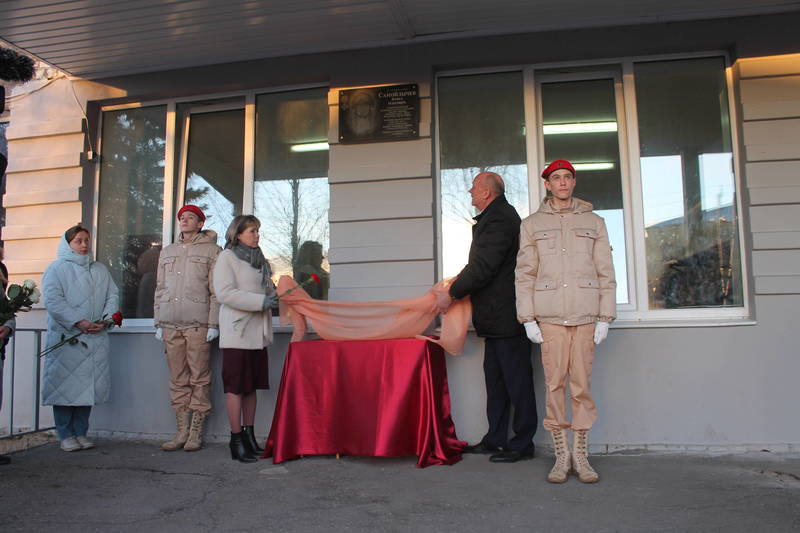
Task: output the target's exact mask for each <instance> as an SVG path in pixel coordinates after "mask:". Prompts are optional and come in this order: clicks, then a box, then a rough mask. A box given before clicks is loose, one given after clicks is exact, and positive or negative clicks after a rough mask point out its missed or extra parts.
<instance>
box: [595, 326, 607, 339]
mask: <svg viewBox="0 0 800 533" xmlns="http://www.w3.org/2000/svg"><path fill="white" fill-rule="evenodd" d="M607 336H608V322H597V323H596V324H595V325H594V343H595V344H600V343H601V342H603V341H604V340H605V339H606V337H607Z"/></svg>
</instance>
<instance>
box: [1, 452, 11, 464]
mask: <svg viewBox="0 0 800 533" xmlns="http://www.w3.org/2000/svg"><path fill="white" fill-rule="evenodd" d="M10 462H11V457H9V456H7V455H3V454H0V465H7V464H8V463H10Z"/></svg>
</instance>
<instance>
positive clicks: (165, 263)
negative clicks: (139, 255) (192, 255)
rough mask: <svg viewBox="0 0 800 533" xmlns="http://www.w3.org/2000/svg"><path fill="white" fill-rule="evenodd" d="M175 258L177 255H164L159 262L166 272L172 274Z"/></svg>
mask: <svg viewBox="0 0 800 533" xmlns="http://www.w3.org/2000/svg"><path fill="white" fill-rule="evenodd" d="M175 259H176V258H175V257H162V258H161V259H160V260H159V263H161V266H162V267H163V268H164V271H165V272H167V273H169V274H171V273H172V270H173V269H174V268H175Z"/></svg>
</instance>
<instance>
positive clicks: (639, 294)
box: [433, 50, 755, 327]
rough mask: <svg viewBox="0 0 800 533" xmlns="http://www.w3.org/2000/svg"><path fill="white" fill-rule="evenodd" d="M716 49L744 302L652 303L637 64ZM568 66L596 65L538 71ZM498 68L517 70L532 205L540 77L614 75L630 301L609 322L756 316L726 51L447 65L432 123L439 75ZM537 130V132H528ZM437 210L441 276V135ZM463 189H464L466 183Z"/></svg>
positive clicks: (655, 323) (538, 193) (720, 321)
mask: <svg viewBox="0 0 800 533" xmlns="http://www.w3.org/2000/svg"><path fill="white" fill-rule="evenodd" d="M710 57H718V58H720V59H722V61H723V68H724V73H723V75H724V76H725V84H726V88H727V91H728V95H727V100H728V101H727V110H728V114H729V118H730V135H731V144H732V157H733V174H734V184H735V188H736V191H735V198H736V209H737V211H736V217H737V236H738V248H739V255H740V262H741V269H742V271H741V279H742V305H741V306H737V307H706V308H685V309H649V301H648V294H647V272H646V264H647V263H646V256H645V236H644V233H645V227H644V203H643V200H642V184H641V172H640V150H639V125H638V112H637V108H636V87H635V73H634V66H635V64H636V63H639V62H649V61H671V60H681V59H701V58H710ZM565 67H587V68H590V69H591V67H597V70H596V71H595V70H587V72H585V73H576V74H564V75H557V76H553V75H551V74H549V73H548V74H546V75H545V74H543V75H540V76H537V72H539V71H543V70H550V69H554V68H565ZM501 72H522V75H523V91H524V93H523V97H524V114H525V130H526V138H525V145H526V160H527V165H528V199H529V203H530V212H531V213H533V212H535V211H536V209H537V208H538V205H539V203H540V202H541V199H542V198H544V195H545V189H544V184H543V183H541V179H540V178H539V172H538V169H540V168H542V167H543V165H544V149H543V135H542V109H541V105H542V99H541V91H540V88H541V80H542V79H544V80H546V81H550V80H558V81H567V80H570V79H571V80H582V79H592V78H593V77H594V78H595V79H596V78H598V77H605V78H608V77H609V74H610V75H611V76H612V77H613V78H614V88H615V95H616V105H617V117H618V120H619V121H620V122H619V129H618V138H619V151H620V167H621V168H620V171H621V175H622V195H623V198H622V200H623V209H624V221H625V233H626V234H625V243H626V247H627V250H626V265H627V277H628V299H629V302H628V303H625V304H618V305H617V320H616V321H615V322H614V327H704V326H729V325H743V324H755V321H754V320H753V319H752V315H751V309H752V295H751V292H750V279H749V270H750V268H749V267H750V259H749V253H748V250H747V248H746V242H747V241H746V240H745V232H744V220H743V219H744V216H745V210H744V206H743V203H742V186H743V170H742V164H741V150H740V146H739V143H740V133H739V131H738V127H739V116H738V112H737V108H736V96H735V95H736V91H735V84H734V78H733V69H732V64H731V61H730V57H729V54H728V53H727V52H725V51H721V50H710V51H703V52H695V53H681V54H655V55H643V56H627V57H615V58H603V59H595V60H586V61H581V60H578V61H563V62H545V63H535V64H528V65H509V66H507V67H496V68H485V69H482V68H470V69H459V70H445V71H440V72H437V73H436V75H435V79H434V86H435V88H436V92H435V95H436V99H435V107H434V117H433V120H434V127H435V129H434V131H436V132H438V131H440V130H439V101H438V94H439V80H440V79H441V78H451V77H460V76H469V75H477V74H494V73H501ZM531 131H535V132H536V133H535V135H530V132H531ZM434 156H435V173H436V174H435V176H436V179H435V184H434V193H435V195H436V200H435V207H436V213H435V217H434V221H435V224H436V252H437V253H436V261H437V264H436V273H437V276H438V277H439V278H441V276H442V265H443V261H442V257H441V254H442V238H443V235H442V215H441V213H442V203H441V189H442V187H441V179H442V173H441V159H440V146H439V140H438V137H437V138H436V142H435V146H434ZM465 194H466V191H465Z"/></svg>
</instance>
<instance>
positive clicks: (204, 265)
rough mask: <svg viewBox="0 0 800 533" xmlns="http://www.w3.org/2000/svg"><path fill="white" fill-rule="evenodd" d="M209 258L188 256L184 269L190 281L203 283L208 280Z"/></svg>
mask: <svg viewBox="0 0 800 533" xmlns="http://www.w3.org/2000/svg"><path fill="white" fill-rule="evenodd" d="M210 263H211V258H210V257H206V256H204V255H190V256H189V257H188V258H187V262H186V269H187V270H188V274H189V275H190V276H191V278H192V281H205V280H207V279H208V270H209V268H208V265H209V264H210Z"/></svg>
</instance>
